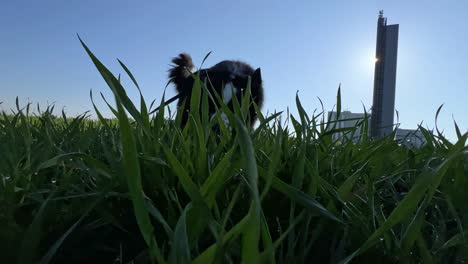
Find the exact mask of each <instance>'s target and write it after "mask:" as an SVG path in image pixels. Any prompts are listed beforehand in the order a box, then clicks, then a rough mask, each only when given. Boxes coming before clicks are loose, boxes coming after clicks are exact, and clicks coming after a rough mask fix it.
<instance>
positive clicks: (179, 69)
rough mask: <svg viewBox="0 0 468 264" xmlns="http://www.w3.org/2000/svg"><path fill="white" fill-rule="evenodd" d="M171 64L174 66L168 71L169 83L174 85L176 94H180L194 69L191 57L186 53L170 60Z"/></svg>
mask: <svg viewBox="0 0 468 264" xmlns="http://www.w3.org/2000/svg"><path fill="white" fill-rule="evenodd" d="M172 63H174V66H173V67H172V69H170V70H169V81H170V82H172V83H174V84H175V86H176V89H177V92H179V93H181V92H183V91H181V90H182V89H183V83H184V81H185V79H187V77H189V76H190V75H191V74H192V70H193V68H194V65H193V62H192V57H190V55H189V54H187V53H181V54H179V56H178V57H175V58H174V59H172Z"/></svg>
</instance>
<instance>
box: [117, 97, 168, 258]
mask: <svg viewBox="0 0 468 264" xmlns="http://www.w3.org/2000/svg"><path fill="white" fill-rule="evenodd" d="M115 99H116V104H117V111H118V116H117V118H118V120H119V124H120V136H121V141H122V151H123V169H124V173H125V176H126V178H127V183H128V188H129V191H130V196H131V197H132V203H133V210H134V212H135V217H136V220H137V223H138V227H139V228H140V232H141V234H142V236H143V238H144V240H145V242H146V244H147V245H148V247H149V251H150V254H151V256H152V258H153V259H154V258H156V259H157V261H158V263H165V261H164V259H163V257H162V255H161V252H160V250H159V248H158V245H157V242H156V239H155V237H154V228H153V225H152V224H151V221H150V217H149V213H148V211H147V210H146V204H145V199H144V196H143V187H142V184H141V175H140V164H139V161H138V153H137V149H136V145H135V139H134V138H133V132H132V129H131V127H130V122H129V120H128V117H127V115H126V114H125V110H124V109H123V106H122V104H121V102H120V99H119V97H118V96H117V95H116V96H115Z"/></svg>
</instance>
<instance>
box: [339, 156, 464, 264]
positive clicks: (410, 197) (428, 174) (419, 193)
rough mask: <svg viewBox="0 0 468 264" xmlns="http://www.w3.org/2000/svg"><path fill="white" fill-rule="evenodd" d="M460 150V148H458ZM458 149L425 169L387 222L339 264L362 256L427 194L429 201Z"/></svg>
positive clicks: (408, 214) (405, 217)
mask: <svg viewBox="0 0 468 264" xmlns="http://www.w3.org/2000/svg"><path fill="white" fill-rule="evenodd" d="M460 149H462V148H460ZM460 149H456V148H455V149H453V150H452V153H451V155H450V156H449V157H447V158H446V159H445V160H444V161H443V162H442V163H441V164H440V165H439V166H438V167H437V168H435V169H431V168H429V167H427V168H425V171H424V172H423V173H422V174H421V175H420V176H419V177H418V181H417V182H416V183H415V184H414V185H413V187H412V188H411V190H410V191H409V192H408V194H406V196H405V197H404V198H403V200H402V201H401V202H400V204H399V205H398V206H397V208H395V209H394V210H393V211H392V213H391V214H390V216H389V217H388V218H387V220H386V221H385V222H384V223H383V224H382V226H380V227H379V228H378V229H377V230H376V231H375V232H374V233H373V234H372V235H371V236H370V237H369V238H368V239H367V241H366V242H365V243H364V245H362V246H361V247H360V248H359V249H358V250H356V251H355V252H353V253H352V254H351V255H349V256H348V257H347V258H345V259H344V260H342V262H341V263H343V264H345V263H349V262H350V261H351V260H352V259H353V258H354V257H356V256H358V255H359V254H362V253H363V252H365V251H366V250H368V249H369V248H371V247H372V246H373V245H375V244H376V243H377V242H378V241H379V238H380V237H382V236H383V235H384V233H385V232H387V231H388V230H390V229H391V228H392V227H393V226H395V225H396V224H398V223H400V222H401V221H403V220H405V219H407V218H408V217H409V216H411V215H412V213H413V211H414V210H415V209H416V207H417V206H418V204H419V203H420V202H421V200H422V199H423V197H424V195H425V194H426V193H428V194H427V199H428V200H430V199H431V198H432V195H433V194H434V192H435V190H436V188H437V187H438V186H439V184H440V182H441V180H442V178H443V176H444V175H445V174H446V172H447V170H448V168H449V165H450V164H451V162H452V161H453V159H454V158H456V157H458V155H459V154H460Z"/></svg>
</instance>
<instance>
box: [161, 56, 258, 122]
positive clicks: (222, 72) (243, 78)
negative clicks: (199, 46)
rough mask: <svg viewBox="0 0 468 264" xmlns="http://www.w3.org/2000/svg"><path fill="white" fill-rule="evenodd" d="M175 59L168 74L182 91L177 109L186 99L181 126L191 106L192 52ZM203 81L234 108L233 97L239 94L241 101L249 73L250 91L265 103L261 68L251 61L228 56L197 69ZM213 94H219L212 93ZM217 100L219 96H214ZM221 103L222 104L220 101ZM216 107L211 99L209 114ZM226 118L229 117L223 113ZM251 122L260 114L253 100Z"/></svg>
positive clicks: (250, 110)
mask: <svg viewBox="0 0 468 264" xmlns="http://www.w3.org/2000/svg"><path fill="white" fill-rule="evenodd" d="M172 62H173V63H174V64H175V65H174V67H173V68H172V69H170V70H169V78H170V81H171V82H172V83H174V84H175V87H176V90H177V92H178V93H179V95H180V97H179V101H178V104H177V107H178V109H180V106H181V104H182V102H183V101H184V100H185V105H184V109H180V110H181V111H183V113H182V123H181V125H182V127H184V126H185V125H186V123H187V120H188V114H189V109H190V99H191V95H192V87H193V84H194V81H195V79H194V78H193V76H192V70H193V69H194V65H193V62H192V58H191V57H190V55H189V54H186V53H182V54H180V55H179V56H178V57H176V58H174V59H173V60H172ZM197 73H199V76H200V79H201V81H202V82H205V83H206V84H207V88H208V90H209V91H210V92H211V93H213V92H212V91H216V92H217V93H218V94H219V95H220V96H221V97H222V99H223V101H224V103H226V105H227V106H228V107H229V108H230V109H231V110H233V105H232V98H233V97H234V96H236V97H237V100H238V101H239V103H242V100H241V99H242V95H243V93H244V91H245V89H246V87H247V83H248V79H249V77H250V79H251V83H250V87H251V94H252V98H253V100H254V102H255V103H256V104H257V105H258V107H259V108H261V107H262V105H263V85H262V76H261V71H260V68H258V69H256V70H254V69H253V68H252V67H251V66H250V65H248V64H247V63H244V62H241V61H231V60H225V61H222V62H220V63H218V64H216V65H214V66H213V67H211V68H207V69H201V70H199V71H198V72H195V73H193V74H197ZM213 98H216V97H215V96H214V94H213ZM215 101H216V100H215ZM218 107H219V104H218ZM215 112H216V108H215V106H214V103H213V101H212V100H209V114H210V117H211V118H213V117H214V114H215ZM222 116H223V119H225V118H226V116H225V115H224V113H223V114H222ZM249 116H250V125H251V126H253V124H254V123H255V121H256V120H257V114H256V113H255V109H254V107H253V105H252V104H251V105H250V107H249Z"/></svg>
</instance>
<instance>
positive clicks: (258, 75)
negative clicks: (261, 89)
mask: <svg viewBox="0 0 468 264" xmlns="http://www.w3.org/2000/svg"><path fill="white" fill-rule="evenodd" d="M261 84H262V71H261V70H260V68H257V69H256V70H255V72H254V73H253V74H252V85H261Z"/></svg>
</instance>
